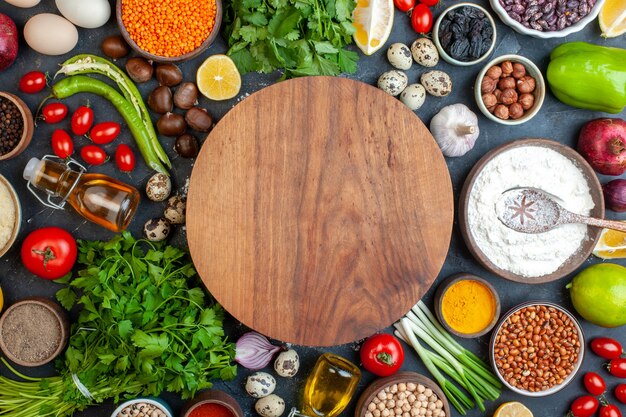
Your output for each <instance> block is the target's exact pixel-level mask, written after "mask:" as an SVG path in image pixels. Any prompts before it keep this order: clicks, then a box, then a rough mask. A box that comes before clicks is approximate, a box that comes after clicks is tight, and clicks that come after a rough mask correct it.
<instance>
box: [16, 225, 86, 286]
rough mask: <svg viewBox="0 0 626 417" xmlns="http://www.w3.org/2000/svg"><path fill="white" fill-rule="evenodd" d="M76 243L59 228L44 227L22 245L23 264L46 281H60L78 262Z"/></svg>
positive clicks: (33, 233)
mask: <svg viewBox="0 0 626 417" xmlns="http://www.w3.org/2000/svg"><path fill="white" fill-rule="evenodd" d="M76 254H77V251H76V241H75V240H74V238H73V237H72V235H71V234H69V233H68V232H66V231H65V230H63V229H61V228H59V227H44V228H41V229H37V230H35V231H33V232H31V233H30V234H29V235H28V236H26V239H24V243H22V251H21V256H22V263H23V264H24V266H25V267H26V269H28V270H29V271H30V272H32V273H33V274H35V275H37V276H38V277H41V278H44V279H58V278H61V277H62V276H64V275H65V274H67V273H68V272H70V271H71V270H72V267H73V266H74V262H76Z"/></svg>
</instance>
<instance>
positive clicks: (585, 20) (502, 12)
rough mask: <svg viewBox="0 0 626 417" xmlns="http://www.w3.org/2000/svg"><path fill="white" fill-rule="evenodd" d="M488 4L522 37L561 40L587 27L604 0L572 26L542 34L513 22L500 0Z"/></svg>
mask: <svg viewBox="0 0 626 417" xmlns="http://www.w3.org/2000/svg"><path fill="white" fill-rule="evenodd" d="M489 2H490V3H491V8H492V9H493V11H494V12H496V14H497V15H498V16H499V17H500V20H502V22H504V24H506V25H507V26H510V27H511V28H512V29H513V30H514V31H516V32H518V33H521V34H522V35H528V36H532V37H534V38H542V39H548V38H563V37H565V36H567V35H571V34H572V33H576V32H578V31H580V30H582V28H584V27H585V26H587V25H588V24H589V22H591V21H592V20H594V19H595V18H596V17H597V16H598V13H600V9H601V8H602V5H603V4H604V0H597V2H596V4H595V5H594V6H593V8H592V9H591V11H589V14H587V16H585V17H583V18H582V19H580V20H579V21H578V22H576V23H574V24H573V25H571V26H568V27H566V28H565V29H562V30H556V31H552V32H542V31H539V30H535V29H530V28H527V27H526V26H524V25H522V24H521V23H519V22H518V21H516V20H514V19H513V18H512V17H511V16H509V14H508V13H507V12H506V10H504V7H502V5H501V4H500V0H489Z"/></svg>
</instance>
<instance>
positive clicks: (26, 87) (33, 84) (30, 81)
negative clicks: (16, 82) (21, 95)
mask: <svg viewBox="0 0 626 417" xmlns="http://www.w3.org/2000/svg"><path fill="white" fill-rule="evenodd" d="M45 87H46V74H44V73H43V72H41V71H31V72H27V73H26V74H24V75H23V76H22V78H21V79H20V90H22V91H23V92H25V93H28V94H33V93H38V92H40V91H41V90H43V89H44V88H45Z"/></svg>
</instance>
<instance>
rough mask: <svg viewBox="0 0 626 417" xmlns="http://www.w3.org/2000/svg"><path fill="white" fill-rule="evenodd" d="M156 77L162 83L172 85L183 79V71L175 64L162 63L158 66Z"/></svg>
mask: <svg viewBox="0 0 626 417" xmlns="http://www.w3.org/2000/svg"><path fill="white" fill-rule="evenodd" d="M156 79H157V81H158V82H159V84H161V85H165V86H167V87H172V86H175V85H177V84H180V82H181V81H182V80H183V73H182V71H181V70H180V68H178V67H177V66H176V65H174V64H160V65H157V67H156Z"/></svg>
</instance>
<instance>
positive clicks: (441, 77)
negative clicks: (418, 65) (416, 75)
mask: <svg viewBox="0 0 626 417" xmlns="http://www.w3.org/2000/svg"><path fill="white" fill-rule="evenodd" d="M420 81H421V83H422V85H423V86H424V88H425V89H426V92H427V93H428V94H431V95H433V96H437V97H444V96H447V95H448V94H450V92H451V91H452V80H451V79H450V76H449V75H448V74H446V73H445V72H443V71H428V72H425V73H424V74H422V76H421V77H420Z"/></svg>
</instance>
